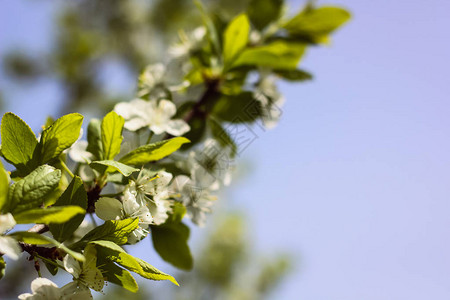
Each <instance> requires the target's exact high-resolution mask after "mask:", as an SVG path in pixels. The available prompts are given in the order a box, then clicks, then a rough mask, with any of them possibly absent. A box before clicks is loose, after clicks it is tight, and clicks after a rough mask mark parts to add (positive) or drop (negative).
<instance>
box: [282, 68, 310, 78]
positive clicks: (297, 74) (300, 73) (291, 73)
mask: <svg viewBox="0 0 450 300" xmlns="http://www.w3.org/2000/svg"><path fill="white" fill-rule="evenodd" d="M274 72H275V74H277V75H278V76H280V77H281V78H283V79H284V80H288V81H305V80H311V79H313V76H312V75H311V74H310V73H308V72H306V71H304V70H300V69H296V70H274Z"/></svg>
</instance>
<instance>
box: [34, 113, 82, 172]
mask: <svg viewBox="0 0 450 300" xmlns="http://www.w3.org/2000/svg"><path fill="white" fill-rule="evenodd" d="M82 123H83V116H82V115H80V114H78V113H73V114H68V115H65V116H62V117H61V118H59V119H57V120H56V121H55V122H54V123H53V124H52V125H51V126H49V127H47V128H46V129H45V130H44V131H43V132H42V136H41V140H40V142H39V146H40V148H41V156H40V157H39V158H40V162H41V163H43V164H45V163H47V162H49V161H50V160H52V159H54V158H56V157H58V156H59V155H60V154H61V153H62V152H63V151H64V150H66V149H67V148H69V147H70V146H72V144H73V143H75V142H76V141H77V139H78V138H79V136H80V130H81V124H82Z"/></svg>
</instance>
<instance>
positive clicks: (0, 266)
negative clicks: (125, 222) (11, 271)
mask: <svg viewBox="0 0 450 300" xmlns="http://www.w3.org/2000/svg"><path fill="white" fill-rule="evenodd" d="M5 271H6V263H5V260H4V259H3V256H1V257H0V280H1V279H2V278H3V276H5Z"/></svg>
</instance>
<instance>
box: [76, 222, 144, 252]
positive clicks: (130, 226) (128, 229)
mask: <svg viewBox="0 0 450 300" xmlns="http://www.w3.org/2000/svg"><path fill="white" fill-rule="evenodd" d="M138 226H139V218H134V219H125V220H118V221H105V223H104V224H103V225H100V226H98V227H96V228H94V229H92V230H91V231H89V232H88V233H87V234H86V235H85V236H84V237H83V238H82V239H81V240H80V241H79V242H77V243H75V244H74V245H72V248H73V249H77V248H79V247H83V246H84V245H86V243H88V242H92V241H97V240H105V241H112V242H114V243H116V244H118V245H123V244H126V243H127V241H128V236H129V235H130V234H131V233H132V232H133V231H134V230H135V229H136V228H138Z"/></svg>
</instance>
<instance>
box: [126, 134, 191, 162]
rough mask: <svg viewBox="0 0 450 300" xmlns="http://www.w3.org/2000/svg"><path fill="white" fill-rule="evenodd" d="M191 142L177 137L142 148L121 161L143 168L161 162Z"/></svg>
mask: <svg viewBox="0 0 450 300" xmlns="http://www.w3.org/2000/svg"><path fill="white" fill-rule="evenodd" d="M189 142H190V141H189V140H188V139H187V138H184V137H175V138H172V139H170V140H164V141H160V142H156V143H153V144H148V145H145V146H141V147H139V148H137V149H135V150H133V151H131V152H129V153H128V154H126V155H125V156H124V157H122V158H121V159H120V160H119V161H120V162H121V163H123V164H127V165H135V166H141V165H145V164H146V163H149V162H151V161H155V160H160V159H162V158H164V157H166V156H168V155H170V154H172V153H173V152H175V151H177V150H178V149H179V148H180V147H181V145H183V144H185V143H189Z"/></svg>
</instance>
